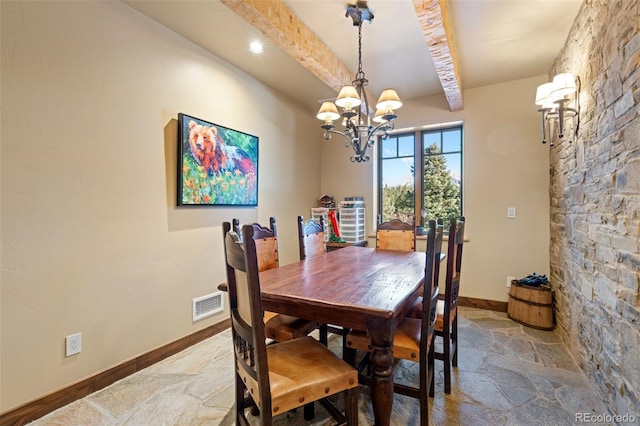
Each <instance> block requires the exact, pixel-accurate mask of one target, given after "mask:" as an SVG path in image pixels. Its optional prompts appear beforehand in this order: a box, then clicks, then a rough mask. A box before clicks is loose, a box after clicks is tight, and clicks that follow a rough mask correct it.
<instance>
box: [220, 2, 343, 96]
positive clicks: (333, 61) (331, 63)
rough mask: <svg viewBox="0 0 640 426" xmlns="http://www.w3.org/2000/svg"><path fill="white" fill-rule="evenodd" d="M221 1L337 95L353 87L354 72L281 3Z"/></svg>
mask: <svg viewBox="0 0 640 426" xmlns="http://www.w3.org/2000/svg"><path fill="white" fill-rule="evenodd" d="M221 2H222V3H223V4H224V5H225V6H227V7H228V8H230V9H231V10H233V11H234V12H235V13H236V14H237V15H239V16H240V17H241V18H243V19H244V20H245V21H247V22H249V23H250V24H251V25H253V26H254V27H256V28H257V29H259V30H260V31H262V33H263V34H264V35H265V36H266V37H268V38H269V39H270V40H271V41H272V42H274V43H275V44H276V45H277V46H278V47H280V48H281V49H283V50H284V51H285V52H287V53H288V54H289V55H290V56H291V57H293V58H294V59H295V60H297V61H298V62H299V63H300V64H301V65H302V66H304V67H305V68H306V69H308V70H309V71H311V72H312V73H313V74H314V75H315V76H316V77H318V78H319V79H320V80H321V81H323V82H324V83H325V84H326V85H327V86H329V87H331V88H332V89H333V90H335V91H336V92H339V91H340V89H341V88H342V86H344V85H346V84H351V80H353V76H354V75H355V73H352V72H351V71H350V70H349V69H348V68H347V66H346V65H344V64H343V63H342V62H341V61H340V60H339V59H338V58H337V57H336V55H335V54H334V53H333V52H332V51H331V50H330V49H329V48H328V47H327V46H326V45H325V44H324V43H322V41H320V39H319V38H318V37H317V36H316V35H315V34H314V33H313V32H312V31H311V30H310V29H309V27H307V26H306V25H305V24H304V23H303V22H302V21H301V20H300V19H299V18H298V17H297V16H296V15H295V14H294V13H293V11H292V10H291V9H289V8H288V7H287V5H286V4H284V3H283V2H282V1H281V0H270V1H264V0H221ZM345 25H347V23H345Z"/></svg>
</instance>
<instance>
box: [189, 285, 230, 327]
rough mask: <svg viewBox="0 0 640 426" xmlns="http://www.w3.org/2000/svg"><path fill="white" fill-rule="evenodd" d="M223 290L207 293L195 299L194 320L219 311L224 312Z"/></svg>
mask: <svg viewBox="0 0 640 426" xmlns="http://www.w3.org/2000/svg"><path fill="white" fill-rule="evenodd" d="M223 309H224V306H222V292H217V293H211V294H207V295H206V296H202V297H198V298H197V299H193V321H194V322H195V321H198V320H201V319H202V318H206V317H209V316H211V315H213V314H217V313H218V312H222V311H223Z"/></svg>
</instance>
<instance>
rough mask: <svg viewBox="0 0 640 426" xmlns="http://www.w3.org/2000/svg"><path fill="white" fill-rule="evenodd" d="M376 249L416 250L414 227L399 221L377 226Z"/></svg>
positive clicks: (393, 220) (395, 220) (394, 220)
mask: <svg viewBox="0 0 640 426" xmlns="http://www.w3.org/2000/svg"><path fill="white" fill-rule="evenodd" d="M376 248H379V249H383V250H398V251H414V250H415V248H416V232H415V227H414V226H413V225H411V224H409V223H406V222H403V221H401V220H399V219H392V220H390V221H389V222H384V223H380V224H378V229H377V230H376Z"/></svg>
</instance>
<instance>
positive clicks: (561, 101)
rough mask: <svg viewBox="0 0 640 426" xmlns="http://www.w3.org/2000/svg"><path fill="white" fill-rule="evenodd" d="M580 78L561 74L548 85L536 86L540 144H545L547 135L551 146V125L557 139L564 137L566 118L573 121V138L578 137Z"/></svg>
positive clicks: (569, 74)
mask: <svg viewBox="0 0 640 426" xmlns="http://www.w3.org/2000/svg"><path fill="white" fill-rule="evenodd" d="M580 85H581V83H580V77H577V76H576V77H574V75H573V74H572V73H569V72H567V73H562V74H558V75H556V76H555V77H553V81H552V82H550V83H544V84H541V85H540V86H538V90H537V91H536V105H540V109H539V110H538V111H539V112H541V113H542V143H547V135H548V136H549V140H550V142H551V143H550V144H549V146H553V145H554V144H553V135H552V134H551V131H552V128H551V125H552V124H553V123H555V124H556V127H557V129H558V137H559V138H563V137H564V121H565V120H566V119H567V118H571V119H573V120H574V126H573V129H572V133H573V136H574V137H576V136H577V135H578V128H579V127H580Z"/></svg>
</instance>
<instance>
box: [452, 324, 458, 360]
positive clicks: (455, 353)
mask: <svg viewBox="0 0 640 426" xmlns="http://www.w3.org/2000/svg"><path fill="white" fill-rule="evenodd" d="M451 343H452V345H453V358H452V360H451V365H453V366H454V367H457V366H458V315H456V317H455V318H454V319H453V324H452V325H451Z"/></svg>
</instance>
